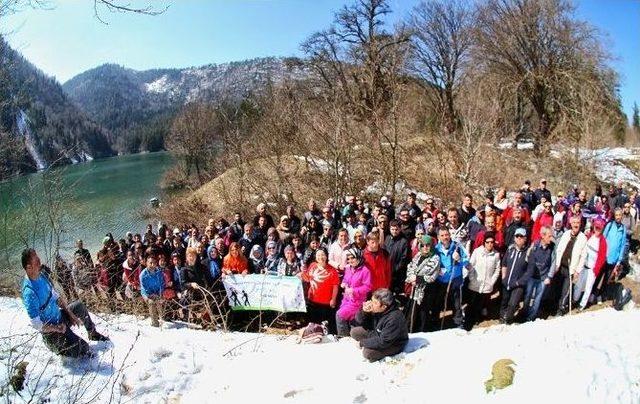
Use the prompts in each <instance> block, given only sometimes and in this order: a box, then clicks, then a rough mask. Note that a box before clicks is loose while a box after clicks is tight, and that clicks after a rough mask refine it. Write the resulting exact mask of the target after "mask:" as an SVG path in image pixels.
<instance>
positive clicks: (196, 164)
mask: <svg viewBox="0 0 640 404" xmlns="http://www.w3.org/2000/svg"><path fill="white" fill-rule="evenodd" d="M216 114H217V111H216V109H215V107H214V106H212V105H209V104H203V103H191V104H187V105H186V106H185V107H184V108H183V110H182V111H181V112H180V114H179V115H178V116H177V117H176V118H175V120H174V121H173V124H172V125H171V131H170V134H169V137H168V138H167V148H168V149H169V150H170V151H172V152H173V153H174V154H175V155H176V156H177V157H178V158H179V159H180V160H181V161H182V167H183V170H184V171H183V175H184V178H185V179H186V180H187V182H189V180H190V179H193V177H192V173H193V172H194V171H195V179H196V180H197V184H198V185H202V184H204V182H205V180H207V179H208V178H210V176H209V175H207V174H208V170H209V169H210V163H211V160H212V158H213V154H214V152H215V150H216V148H218V147H219V144H218V142H217V141H216V135H217V133H219V126H218V125H217V121H216V117H217V116H216Z"/></svg>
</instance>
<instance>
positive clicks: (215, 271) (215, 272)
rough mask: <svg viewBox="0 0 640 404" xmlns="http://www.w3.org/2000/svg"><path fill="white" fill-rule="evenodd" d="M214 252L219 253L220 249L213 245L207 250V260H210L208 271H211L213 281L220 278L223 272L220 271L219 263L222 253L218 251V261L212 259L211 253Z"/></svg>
mask: <svg viewBox="0 0 640 404" xmlns="http://www.w3.org/2000/svg"><path fill="white" fill-rule="evenodd" d="M212 250H216V251H218V249H217V248H216V247H215V246H213V245H211V246H209V248H207V258H209V268H208V269H209V273H210V274H211V277H212V278H213V279H217V278H218V277H219V276H220V272H221V270H220V262H219V259H220V252H219V251H218V259H212V258H211V251H212Z"/></svg>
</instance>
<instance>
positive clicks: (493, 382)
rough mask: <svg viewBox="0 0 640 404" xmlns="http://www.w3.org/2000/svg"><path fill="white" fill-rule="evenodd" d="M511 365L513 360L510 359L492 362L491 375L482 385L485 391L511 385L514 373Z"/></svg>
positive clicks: (513, 363)
mask: <svg viewBox="0 0 640 404" xmlns="http://www.w3.org/2000/svg"><path fill="white" fill-rule="evenodd" d="M512 365H515V362H514V361H512V360H511V359H500V360H499V361H497V362H496V363H494V364H493V366H492V367H491V376H492V377H491V379H489V380H487V381H486V382H484V387H485V389H486V390H487V393H489V392H491V391H494V390H499V389H504V388H505V387H508V386H511V384H512V383H513V376H514V374H515V373H516V372H515V370H514V369H513V367H512Z"/></svg>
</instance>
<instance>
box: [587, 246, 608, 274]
mask: <svg viewBox="0 0 640 404" xmlns="http://www.w3.org/2000/svg"><path fill="white" fill-rule="evenodd" d="M591 237H595V234H592V235H591V236H590V237H589V239H591ZM599 241H600V245H599V246H598V256H597V257H596V263H595V265H594V266H593V273H594V275H595V276H596V278H597V277H598V275H600V271H602V267H603V266H604V264H605V263H606V262H607V239H606V238H605V237H604V235H600V240H599ZM605 282H606V280H605Z"/></svg>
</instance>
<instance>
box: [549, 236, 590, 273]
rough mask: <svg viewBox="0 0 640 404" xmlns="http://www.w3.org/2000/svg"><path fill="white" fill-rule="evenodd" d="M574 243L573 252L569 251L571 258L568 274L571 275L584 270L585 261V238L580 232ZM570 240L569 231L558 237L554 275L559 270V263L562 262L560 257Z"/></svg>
mask: <svg viewBox="0 0 640 404" xmlns="http://www.w3.org/2000/svg"><path fill="white" fill-rule="evenodd" d="M576 237H577V238H576V241H575V243H574V244H573V251H571V258H570V260H569V273H571V274H579V273H580V271H582V268H584V264H585V262H586V260H587V236H585V235H584V233H582V232H580V233H578V235H577V236H576ZM570 239H571V230H567V231H565V232H564V233H563V234H562V237H560V241H559V242H558V244H556V265H555V268H554V271H553V272H554V273H556V272H558V270H559V269H560V261H561V260H562V255H563V254H564V250H565V249H566V248H567V244H569V240H570Z"/></svg>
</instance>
